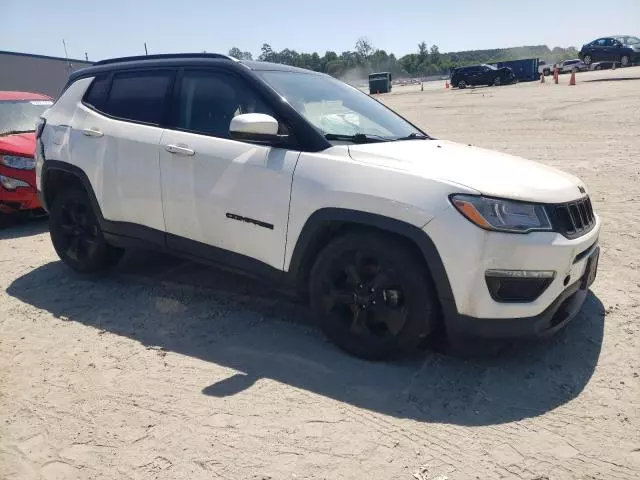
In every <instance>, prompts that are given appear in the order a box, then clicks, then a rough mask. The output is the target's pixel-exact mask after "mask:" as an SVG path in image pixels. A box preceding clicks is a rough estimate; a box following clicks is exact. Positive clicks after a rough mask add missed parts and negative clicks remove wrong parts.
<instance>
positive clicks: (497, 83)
mask: <svg viewBox="0 0 640 480" xmlns="http://www.w3.org/2000/svg"><path fill="white" fill-rule="evenodd" d="M500 83H501V82H500V77H496V78H494V79H493V83H492V84H491V85H493V86H494V87H499V86H500Z"/></svg>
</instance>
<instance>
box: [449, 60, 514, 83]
mask: <svg viewBox="0 0 640 480" xmlns="http://www.w3.org/2000/svg"><path fill="white" fill-rule="evenodd" d="M515 82H517V78H516V75H515V73H513V70H511V69H510V68H509V67H502V68H497V67H494V66H493V65H486V64H483V65H471V66H469V67H460V68H456V69H454V70H453V71H452V72H451V86H452V87H458V88H466V87H467V86H476V85H489V86H492V85H494V86H498V85H505V84H509V83H515Z"/></svg>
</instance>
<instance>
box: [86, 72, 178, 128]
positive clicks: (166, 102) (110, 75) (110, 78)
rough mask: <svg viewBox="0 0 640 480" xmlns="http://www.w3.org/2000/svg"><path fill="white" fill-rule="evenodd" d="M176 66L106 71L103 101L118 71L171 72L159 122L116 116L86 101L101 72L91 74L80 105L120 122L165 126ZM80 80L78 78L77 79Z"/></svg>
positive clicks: (174, 81)
mask: <svg viewBox="0 0 640 480" xmlns="http://www.w3.org/2000/svg"><path fill="white" fill-rule="evenodd" d="M178 70H179V69H178V68H177V67H175V66H172V65H167V66H157V67H137V68H122V69H117V70H112V71H110V72H107V73H106V74H107V76H108V77H107V81H108V85H107V90H106V92H105V97H104V100H103V101H106V100H107V99H108V98H109V95H110V94H111V88H112V87H113V79H114V77H115V76H116V75H118V74H120V73H142V72H150V71H164V72H171V73H172V76H171V79H170V81H169V86H168V88H167V92H166V93H165V98H164V105H163V107H164V109H163V110H164V111H163V112H162V118H161V121H160V123H150V122H142V121H140V120H133V119H131V118H123V117H118V116H115V115H110V114H108V113H107V112H104V111H103V110H100V109H98V108H97V107H94V106H93V105H91V104H89V103H87V102H86V101H85V100H86V97H87V95H88V94H89V92H91V88H92V87H93V82H95V81H96V78H98V77H99V76H100V75H101V74H100V73H97V74H96V75H94V76H93V80H92V81H91V84H90V85H89V87H87V90H86V91H85V93H84V95H83V96H82V105H84V106H85V107H87V108H88V109H90V110H92V111H94V112H96V113H98V114H99V115H102V116H103V117H106V118H109V119H111V120H118V121H120V122H127V123H134V124H137V125H145V126H148V127H158V128H167V124H168V120H169V105H170V101H171V98H172V94H173V89H174V87H175V83H176V77H177V74H178ZM82 78H86V77H82ZM78 80H80V78H79V79H78ZM102 107H103V108H104V105H102Z"/></svg>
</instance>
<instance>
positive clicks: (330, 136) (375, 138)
mask: <svg viewBox="0 0 640 480" xmlns="http://www.w3.org/2000/svg"><path fill="white" fill-rule="evenodd" d="M324 138H326V139H327V140H340V141H343V142H353V143H377V142H390V141H392V140H393V139H391V138H387V137H382V136H380V135H370V134H368V133H356V134H355V135H342V134H339V133H327V134H326V135H325V136H324Z"/></svg>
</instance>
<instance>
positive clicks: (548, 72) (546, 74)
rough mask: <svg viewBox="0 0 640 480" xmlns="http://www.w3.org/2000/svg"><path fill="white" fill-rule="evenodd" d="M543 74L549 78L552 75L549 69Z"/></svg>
mask: <svg viewBox="0 0 640 480" xmlns="http://www.w3.org/2000/svg"><path fill="white" fill-rule="evenodd" d="M542 74H543V75H544V76H545V77H548V76H549V75H551V70H549V69H548V68H545V69H544V70H543V71H542Z"/></svg>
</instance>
